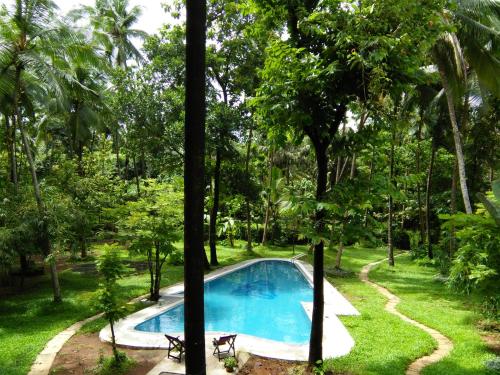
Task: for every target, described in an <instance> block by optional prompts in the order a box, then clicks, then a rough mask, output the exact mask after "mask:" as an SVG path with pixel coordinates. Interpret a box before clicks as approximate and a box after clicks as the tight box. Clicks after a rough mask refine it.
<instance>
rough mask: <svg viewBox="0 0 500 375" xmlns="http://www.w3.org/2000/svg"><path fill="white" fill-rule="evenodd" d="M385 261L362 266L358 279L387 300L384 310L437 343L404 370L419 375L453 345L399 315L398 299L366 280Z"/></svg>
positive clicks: (437, 334) (436, 332) (445, 338)
mask: <svg viewBox="0 0 500 375" xmlns="http://www.w3.org/2000/svg"><path fill="white" fill-rule="evenodd" d="M386 260H387V259H384V260H380V261H378V262H374V263H370V264H367V265H366V266H364V267H363V268H362V269H361V272H360V274H359V278H360V280H361V281H363V282H364V283H366V284H369V285H371V286H372V287H374V288H375V289H377V291H378V292H379V293H381V294H382V295H383V296H384V297H386V298H387V299H388V301H387V304H386V305H385V310H386V311H388V312H390V313H391V314H394V315H396V316H398V317H399V318H400V319H402V320H404V321H405V322H408V323H410V324H412V325H414V326H416V327H418V328H420V329H421V330H423V331H425V332H427V333H428V334H430V335H431V336H432V337H433V338H434V339H435V340H436V341H437V343H438V348H437V349H436V350H434V351H433V352H432V353H431V354H429V355H426V356H424V357H420V358H418V359H417V360H415V361H414V362H413V363H411V364H410V365H409V366H408V368H407V369H406V375H419V374H420V371H422V369H423V368H424V367H426V366H428V365H430V364H432V363H435V362H439V361H440V360H441V359H443V358H444V357H446V356H447V355H448V354H449V353H450V351H451V350H452V349H453V343H452V342H451V341H450V340H449V339H448V338H447V337H445V336H444V335H443V334H441V333H440V332H438V331H436V330H435V329H432V328H430V327H427V326H426V325H423V324H422V323H419V322H417V321H415V320H413V319H410V318H408V317H407V316H406V315H403V314H401V313H400V312H399V311H397V310H396V306H397V304H398V303H399V302H400V299H399V297H397V296H395V295H394V294H392V293H391V292H389V291H388V290H387V289H386V288H384V287H382V286H380V285H378V284H375V283H374V282H372V281H370V280H369V279H368V273H369V272H370V270H371V269H372V268H373V267H375V266H376V265H378V264H380V263H382V262H385V261H386Z"/></svg>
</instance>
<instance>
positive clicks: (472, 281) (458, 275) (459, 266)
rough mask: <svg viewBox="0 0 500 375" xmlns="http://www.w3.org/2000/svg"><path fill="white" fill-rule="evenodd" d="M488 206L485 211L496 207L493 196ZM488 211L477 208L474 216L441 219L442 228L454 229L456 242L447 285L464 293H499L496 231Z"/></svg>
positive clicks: (499, 249)
mask: <svg viewBox="0 0 500 375" xmlns="http://www.w3.org/2000/svg"><path fill="white" fill-rule="evenodd" d="M485 199H486V198H485ZM488 203H489V209H493V208H494V207H497V205H498V203H497V202H496V201H495V199H494V198H493V194H490V195H489V198H488ZM489 209H485V208H484V206H483V205H482V204H480V205H478V208H477V210H476V212H475V213H474V214H471V215H466V214H462V213H459V214H456V215H452V216H450V215H442V216H441V218H442V219H444V220H446V222H445V223H444V224H443V227H444V228H446V229H448V230H449V228H450V227H451V226H454V227H455V228H456V230H457V232H456V236H457V238H458V241H459V245H458V250H457V252H456V255H455V258H454V260H453V262H452V267H451V270H450V279H449V280H450V285H451V286H453V287H455V288H457V289H458V290H461V291H464V292H466V293H470V292H471V291H472V290H474V289H481V290H483V291H484V292H485V293H486V294H487V295H491V296H495V295H498V293H499V292H500V289H499V273H500V231H499V230H498V225H497V223H496V221H495V220H494V218H493V216H492V215H491V214H490V211H489ZM493 214H495V211H493Z"/></svg>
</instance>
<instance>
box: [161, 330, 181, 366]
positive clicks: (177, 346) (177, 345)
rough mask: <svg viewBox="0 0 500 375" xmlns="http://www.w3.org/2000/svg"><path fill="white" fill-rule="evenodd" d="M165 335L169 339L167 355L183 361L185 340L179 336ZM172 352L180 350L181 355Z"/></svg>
mask: <svg viewBox="0 0 500 375" xmlns="http://www.w3.org/2000/svg"><path fill="white" fill-rule="evenodd" d="M165 337H166V338H167V340H168V348H167V350H168V352H167V357H168V358H173V359H176V360H178V361H179V362H181V358H182V354H184V351H185V350H186V348H185V344H184V340H181V339H179V336H177V337H173V336H169V335H165ZM172 352H178V353H179V355H175V354H172Z"/></svg>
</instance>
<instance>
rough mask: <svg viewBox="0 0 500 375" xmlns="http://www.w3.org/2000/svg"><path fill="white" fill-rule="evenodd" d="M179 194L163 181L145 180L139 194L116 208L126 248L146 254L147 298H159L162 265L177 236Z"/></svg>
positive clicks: (179, 212)
mask: <svg viewBox="0 0 500 375" xmlns="http://www.w3.org/2000/svg"><path fill="white" fill-rule="evenodd" d="M181 205H182V194H181V192H180V191H178V190H177V189H174V188H172V187H171V186H166V185H165V184H159V183H156V182H155V181H154V180H146V181H145V186H144V188H143V189H142V194H141V197H140V198H139V199H138V200H137V201H130V202H127V203H126V204H125V206H124V207H121V208H119V211H120V212H121V213H122V215H123V216H124V217H123V216H122V217H123V218H122V219H121V220H120V221H119V223H118V225H119V227H120V231H121V235H122V236H123V238H124V239H125V240H126V241H127V242H129V243H130V251H132V252H136V253H140V254H146V256H147V259H148V269H149V274H150V287H149V290H150V299H151V300H152V301H158V299H159V298H160V284H161V276H162V270H163V265H164V264H165V261H166V260H167V257H168V256H169V255H170V254H172V253H173V252H174V251H175V247H174V242H176V241H178V240H179V239H180V238H181V231H182V221H183V220H182V208H181Z"/></svg>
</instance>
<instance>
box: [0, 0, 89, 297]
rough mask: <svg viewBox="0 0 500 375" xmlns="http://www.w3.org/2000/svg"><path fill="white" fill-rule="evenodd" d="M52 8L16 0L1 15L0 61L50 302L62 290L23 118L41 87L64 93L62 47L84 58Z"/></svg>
mask: <svg viewBox="0 0 500 375" xmlns="http://www.w3.org/2000/svg"><path fill="white" fill-rule="evenodd" d="M54 7H55V6H54V4H53V3H52V2H51V1H49V0H44V1H33V0H17V1H16V4H15V8H14V10H13V11H11V12H10V13H9V12H8V13H7V14H6V15H5V16H4V17H2V19H1V22H2V24H1V27H0V30H1V35H0V45H1V48H0V54H1V56H0V61H2V62H7V63H6V64H5V65H4V66H2V70H3V72H6V74H5V75H4V77H3V78H4V79H2V81H1V84H2V88H1V90H0V92H5V91H8V90H9V89H10V90H12V91H11V96H12V98H13V102H12V118H13V119H14V121H15V128H17V129H19V131H20V133H21V140H22V145H23V148H24V152H25V155H26V159H27V161H28V165H29V169H30V173H31V180H32V185H33V191H34V195H35V200H36V203H37V207H38V216H39V220H40V227H41V233H42V234H43V235H42V239H41V244H42V245H41V247H42V253H43V254H44V256H45V257H48V259H50V261H49V264H50V272H51V280H52V287H53V292H54V301H56V302H59V301H61V290H60V286H59V279H58V275H57V268H56V264H55V259H53V256H52V250H51V244H50V239H49V234H48V223H47V213H46V207H45V204H44V202H43V198H42V194H41V190H40V183H39V178H38V174H37V170H36V166H35V160H34V156H33V152H32V149H31V145H30V140H29V136H28V133H27V131H26V119H27V117H28V116H30V115H31V118H33V117H34V116H33V113H32V108H33V102H34V99H35V97H36V96H37V95H38V94H39V93H40V91H41V92H45V93H47V94H49V93H50V94H51V95H54V96H55V97H56V99H58V100H62V99H63V94H64V93H63V90H62V87H61V82H60V80H61V77H65V76H64V74H63V70H64V68H65V66H66V64H65V61H64V56H62V58H61V57H59V56H61V53H60V51H61V50H62V51H64V50H65V48H72V49H73V50H74V51H73V52H74V55H75V56H82V55H81V52H82V49H81V48H78V45H77V44H73V41H74V39H72V38H71V37H70V36H71V33H70V31H69V30H68V29H67V28H66V27H64V25H62V24H60V23H58V22H57V21H54V19H55V17H54ZM41 33H43V34H44V35H45V37H44V38H39V35H40V34H41ZM6 77H7V79H5V78H6ZM34 78H35V79H34ZM65 78H67V77H65ZM70 80H71V79H70ZM35 82H36V83H35ZM33 83H35V84H33Z"/></svg>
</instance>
